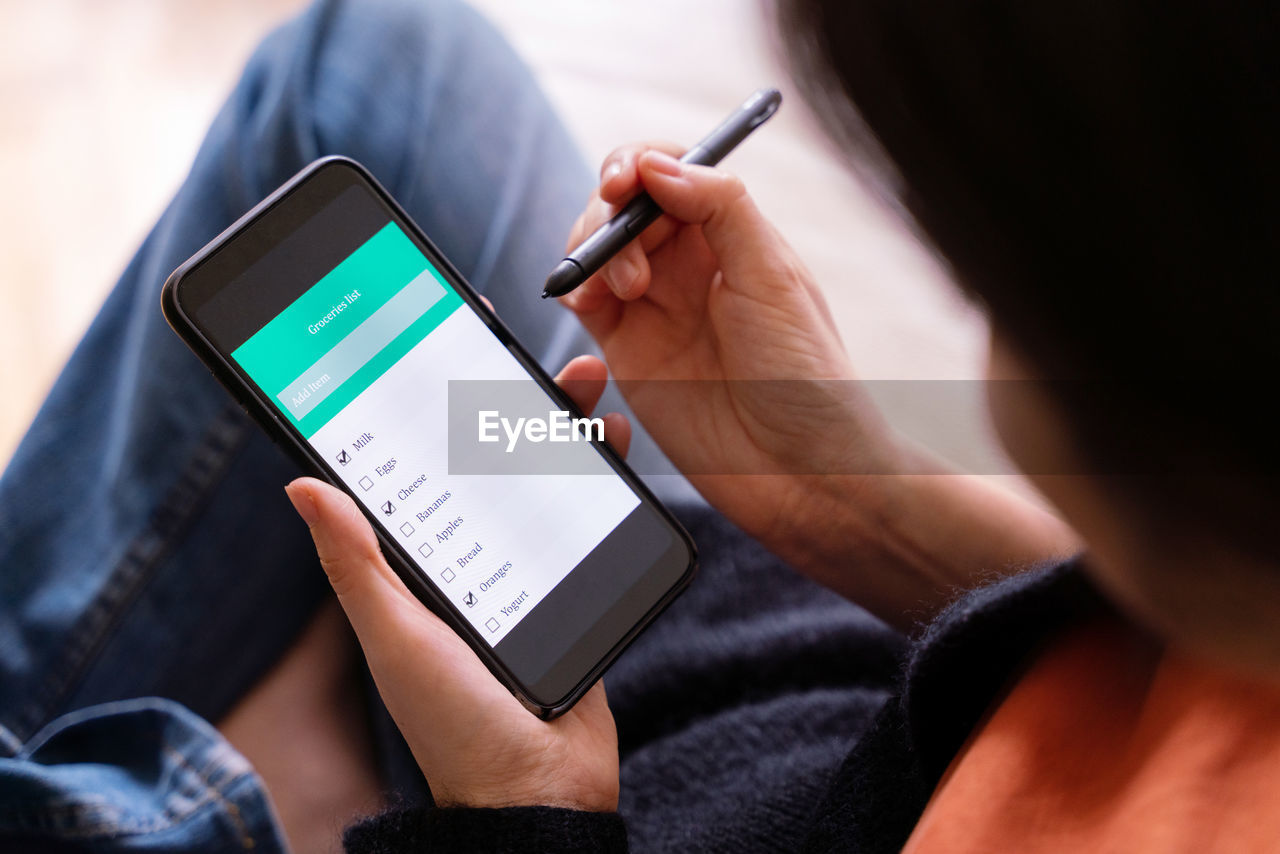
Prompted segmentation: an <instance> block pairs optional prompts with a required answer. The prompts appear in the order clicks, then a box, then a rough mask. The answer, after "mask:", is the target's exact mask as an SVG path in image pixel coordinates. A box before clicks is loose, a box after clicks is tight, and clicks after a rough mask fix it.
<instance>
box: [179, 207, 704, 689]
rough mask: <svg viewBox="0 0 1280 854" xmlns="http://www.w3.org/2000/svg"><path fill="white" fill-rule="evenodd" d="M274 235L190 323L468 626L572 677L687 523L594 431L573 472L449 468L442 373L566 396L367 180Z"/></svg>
mask: <svg viewBox="0 0 1280 854" xmlns="http://www.w3.org/2000/svg"><path fill="white" fill-rule="evenodd" d="M298 218H299V217H298V216H297V215H296V212H295V216H294V217H293V218H292V219H291V220H290V225H294V224H296V220H297V219H298ZM264 241H265V243H266V244H270V245H268V246H267V249H266V250H265V251H261V252H260V254H259V257H257V258H256V260H254V261H253V262H252V263H249V264H247V265H246V266H245V268H244V269H243V270H242V271H240V272H239V273H238V274H237V275H236V276H234V277H233V278H231V279H230V280H228V281H227V282H226V286H225V287H220V288H217V289H214V290H211V291H209V296H208V298H207V299H206V300H204V301H202V303H201V304H200V305H199V306H198V307H197V308H196V310H195V311H194V317H195V320H196V323H197V325H198V326H200V327H201V328H202V329H203V331H204V332H205V333H206V334H207V335H208V336H209V337H210V338H211V339H212V340H213V341H214V342H215V344H216V345H217V346H218V349H219V351H220V352H222V353H223V354H224V355H225V356H229V360H230V362H231V363H232V364H233V365H234V367H235V368H236V370H237V371H238V372H239V373H240V374H241V375H242V377H244V378H247V380H248V381H249V382H250V383H251V384H252V385H253V386H254V387H256V389H257V392H258V398H259V400H263V399H265V400H266V401H268V402H269V405H270V406H271V407H272V408H273V409H274V411H275V413H276V414H277V416H278V419H279V420H281V421H283V422H285V423H287V424H288V425H289V426H290V427H291V428H292V429H293V431H295V433H296V435H298V436H300V437H301V438H302V440H304V441H305V442H306V444H307V445H309V447H310V448H311V449H312V450H313V451H314V453H315V455H316V456H318V457H319V458H320V459H322V460H323V461H324V462H325V463H326V464H327V467H328V468H329V470H330V471H331V472H332V473H333V475H334V477H335V478H336V479H338V480H339V481H340V482H341V483H342V484H343V485H345V487H346V488H347V490H348V491H349V492H350V493H351V494H352V495H354V496H355V498H356V499H357V500H358V501H359V502H360V503H361V504H362V505H363V506H364V509H365V510H366V511H367V515H369V516H370V517H371V518H373V519H374V520H375V521H376V523H377V524H379V525H380V527H381V529H382V535H383V538H384V541H390V542H392V543H394V544H395V545H396V546H398V547H399V549H398V550H399V552H400V553H401V554H402V555H404V556H407V558H408V560H409V561H411V562H412V566H413V567H414V568H415V569H416V571H417V572H418V573H420V574H421V576H422V577H423V578H424V579H426V580H428V581H429V582H430V584H432V585H433V586H434V588H435V589H436V590H437V591H438V593H439V594H440V595H441V596H442V597H443V598H444V599H445V600H447V602H448V603H450V604H451V605H452V606H453V609H454V610H455V612H456V614H457V615H459V616H460V617H461V618H462V619H463V620H465V621H466V623H467V624H469V625H470V626H471V628H472V629H473V630H474V635H475V637H477V638H480V639H482V641H483V642H484V643H485V644H487V645H488V646H489V647H490V648H491V649H493V650H494V651H495V653H496V654H497V656H498V657H499V658H500V659H501V660H502V661H503V662H504V663H505V664H506V665H507V666H508V667H510V668H511V670H512V671H513V673H514V674H515V675H516V676H517V678H519V679H520V680H521V681H522V682H523V683H524V684H525V685H528V686H532V685H538V684H541V685H542V687H543V692H544V694H546V696H552V695H555V694H556V693H557V692H560V691H562V690H564V686H566V685H567V684H568V682H569V681H572V679H573V678H574V676H573V674H574V673H576V672H577V671H579V670H581V669H583V668H584V667H585V666H587V664H586V663H587V662H588V661H590V660H591V659H592V658H595V657H598V656H599V655H601V654H602V650H603V649H605V648H606V647H607V646H608V645H610V644H611V643H616V642H617V640H618V639H619V637H620V636H621V635H622V634H624V633H625V631H626V630H627V629H628V628H630V627H629V626H627V625H625V623H626V621H627V620H636V619H639V618H640V616H642V614H643V612H642V611H641V612H640V613H639V614H637V613H636V612H637V611H638V610H639V609H641V608H644V607H652V605H653V599H654V598H655V594H657V593H658V592H659V591H660V590H661V589H663V588H664V587H665V588H670V587H672V585H673V584H674V583H676V582H677V581H678V579H679V578H680V577H681V575H683V574H684V573H686V572H687V570H688V569H689V566H688V565H689V563H690V560H691V558H689V557H685V558H683V559H678V558H677V559H673V557H675V555H676V554H677V553H681V554H686V555H687V552H686V551H685V550H684V549H683V545H682V544H681V543H680V542H679V540H680V537H679V536H678V535H677V534H676V533H675V532H674V531H673V530H672V528H671V526H670V525H667V524H665V520H664V519H663V518H662V516H661V515H660V514H659V513H658V512H656V510H655V508H654V507H653V506H652V502H651V501H645V500H643V499H642V494H641V493H640V492H639V491H637V489H636V488H635V487H634V486H633V485H632V484H631V483H629V482H628V480H626V479H624V478H623V477H621V476H620V475H619V473H618V471H616V470H615V467H614V466H612V465H611V464H610V462H609V461H608V459H607V458H606V456H605V454H604V453H602V451H601V449H600V448H599V447H598V446H597V443H595V442H591V441H574V442H571V443H569V444H568V445H566V446H565V447H561V448H558V449H557V453H558V454H560V455H564V454H570V455H572V456H573V457H574V459H573V465H572V466H570V467H567V468H565V469H564V470H563V472H562V473H561V472H554V473H541V474H521V475H505V476H504V475H491V474H476V473H458V472H451V470H450V458H449V451H448V448H449V435H448V432H449V429H450V418H449V417H448V408H449V402H450V393H449V389H450V383H451V382H454V383H456V382H459V381H467V380H475V381H478V382H491V381H495V380H496V381H521V382H522V383H524V384H525V387H526V388H528V387H533V388H534V389H535V390H536V391H537V392H538V393H539V394H541V395H542V397H544V398H545V404H546V410H547V411H548V412H549V413H550V412H554V411H558V410H561V409H562V407H561V405H560V404H559V403H558V402H557V401H556V400H555V399H554V398H552V397H551V396H550V395H549V394H547V393H546V391H545V390H543V389H541V387H539V386H537V385H536V384H534V383H533V382H532V380H531V379H530V372H529V370H527V369H526V367H525V365H523V364H522V363H521V361H520V360H519V359H518V358H517V355H516V353H515V352H513V350H512V349H511V348H509V347H508V345H507V344H506V343H504V341H503V340H502V339H501V338H500V337H499V335H498V334H496V332H495V330H494V329H492V328H490V326H489V325H488V324H487V323H486V321H485V320H484V318H482V317H481V315H480V314H479V313H478V312H477V310H476V309H475V308H473V306H472V305H471V304H470V302H469V301H468V300H467V299H465V298H464V294H463V291H462V289H461V286H455V284H454V283H453V282H454V281H456V280H454V279H453V277H452V276H451V275H450V274H449V273H448V272H447V271H445V270H443V269H441V266H440V265H438V264H435V263H433V261H432V259H431V257H430V253H431V252H432V250H431V249H430V248H429V246H427V245H425V244H423V242H421V241H419V240H416V239H415V238H414V236H413V229H412V226H408V225H406V224H404V223H402V222H401V221H400V220H399V217H397V216H396V215H395V213H394V211H393V210H391V209H390V208H389V207H388V206H387V205H385V204H384V203H381V202H380V200H379V198H378V196H377V194H376V193H374V192H373V191H371V189H370V188H368V187H365V186H361V185H360V184H358V183H357V184H356V185H354V186H351V187H348V188H347V189H345V190H344V191H343V192H341V193H339V194H337V196H336V197H335V198H333V199H332V200H331V201H329V202H327V203H326V204H325V205H324V206H323V207H322V208H320V209H318V210H316V211H314V212H311V214H310V215H308V216H305V217H302V218H301V222H300V224H296V227H294V228H290V229H289V231H288V233H287V234H280V235H277V236H276V237H263V236H262V235H259V244H263V243H264ZM454 426H455V429H456V428H457V425H456V423H455V425H454ZM593 426H598V425H592V424H591V423H583V424H581V425H575V427H574V429H575V431H576V433H577V435H576V436H575V438H577V437H580V436H582V434H583V433H586V434H590V431H591V430H592V429H593ZM494 432H495V433H497V434H498V435H499V437H500V439H501V441H504V442H505V441H506V440H507V437H506V436H505V435H502V434H501V433H500V432H499V431H494ZM597 432H599V430H597ZM592 438H602V437H600V436H596V437H592ZM561 458H563V456H562V457H561ZM677 564H679V567H678V568H677ZM658 566H667V567H668V568H667V569H664V570H662V571H661V572H659V573H658V575H659V576H661V577H657V578H655V577H652V576H653V574H654V570H655V567H658ZM629 597H630V607H629V608H628V607H622V606H626V605H627V604H628V599H629ZM646 603H647V605H646ZM620 608H621V610H619V609H620ZM628 612H630V613H628ZM557 667H558V668H559V671H560V672H559V674H558V675H555V671H556V670H557ZM579 675H581V674H579ZM549 677H554V678H550V679H549ZM546 692H550V693H546Z"/></svg>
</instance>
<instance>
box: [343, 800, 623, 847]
mask: <svg viewBox="0 0 1280 854" xmlns="http://www.w3.org/2000/svg"><path fill="white" fill-rule="evenodd" d="M342 844H343V846H344V848H345V849H346V851H347V854H428V852H446V851H447V852H456V851H474V852H483V854H505V852H527V851H539V852H547V854H577V852H583V854H586V853H587V852H602V854H625V852H626V851H627V829H626V825H625V824H624V823H623V821H622V816H620V815H619V814H618V813H616V812H587V811H585V810H573V809H563V808H560V807H506V808H503V809H441V808H438V807H432V806H422V807H412V808H407V809H391V810H388V811H386V812H383V813H380V814H378V815H375V816H371V817H370V818H366V819H364V820H362V821H360V822H358V823H356V824H353V825H352V826H350V827H348V828H347V830H346V832H345V833H343V836H342Z"/></svg>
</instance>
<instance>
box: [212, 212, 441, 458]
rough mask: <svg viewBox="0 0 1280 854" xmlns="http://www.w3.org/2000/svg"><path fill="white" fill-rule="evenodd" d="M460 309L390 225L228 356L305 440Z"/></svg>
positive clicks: (432, 270) (403, 236)
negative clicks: (296, 428) (242, 369)
mask: <svg viewBox="0 0 1280 854" xmlns="http://www.w3.org/2000/svg"><path fill="white" fill-rule="evenodd" d="M460 305H462V298H461V297H460V296H458V294H457V292H456V291H454V290H453V288H451V287H449V285H448V284H447V283H446V282H445V280H444V278H443V277H442V276H441V275H440V273H439V272H438V271H437V270H436V269H435V267H433V266H432V265H431V264H430V262H428V261H427V258H426V256H425V255H423V254H422V251H421V250H419V249H418V247H417V246H415V245H414V244H413V242H412V241H411V240H409V238H408V236H407V235H406V234H405V233H404V232H403V231H402V230H401V229H400V227H399V226H397V225H396V224H395V223H394V222H392V223H388V224H387V225H386V226H384V227H383V228H382V229H381V230H380V231H379V232H378V233H377V234H375V235H374V236H373V237H371V238H369V239H368V240H367V241H365V243H364V244H362V245H361V246H360V247H359V248H358V249H356V251H355V252H352V253H351V254H350V255H348V256H347V257H346V258H345V259H344V260H343V261H342V263H340V264H338V266H336V267H334V268H333V269H332V270H331V271H329V273H327V274H326V275H325V276H324V278H322V279H320V281H318V282H317V283H316V284H315V285H314V286H312V287H311V288H309V289H308V290H307V291H306V293H304V294H303V295H302V296H300V297H298V299H296V300H294V302H293V303H291V304H290V305H289V307H288V308H286V309H285V310H284V311H282V312H280V314H278V315H276V316H275V317H274V318H273V319H272V320H271V321H270V322H269V323H267V325H266V326H264V327H262V329H260V330H258V332H256V333H255V334H254V335H253V337H252V338H250V339H249V340H248V341H246V342H245V343H244V344H242V345H240V346H239V347H237V348H236V349H235V350H234V351H233V352H232V354H231V356H232V358H234V359H235V360H236V362H237V363H238V364H239V365H240V366H241V367H242V368H244V370H245V371H246V372H247V373H248V374H249V376H250V377H251V378H252V379H253V381H254V382H255V383H257V385H258V387H259V388H261V389H262V391H263V392H265V393H266V395H267V396H268V397H270V398H271V400H272V403H274V404H275V405H276V407H277V408H278V409H279V410H280V412H281V413H283V414H284V415H285V417H287V418H288V419H289V420H290V421H291V422H292V423H293V424H294V425H295V426H296V427H298V429H299V430H300V431H301V432H302V435H303V436H306V437H308V438H310V437H311V436H312V435H313V434H314V433H315V432H316V431H317V430H319V429H320V428H321V427H322V426H324V424H325V423H326V422H328V421H329V419H331V418H332V417H333V416H334V415H336V414H337V413H338V412H340V411H341V410H342V409H343V407H345V406H346V405H347V404H349V403H350V402H351V401H352V400H354V399H355V398H356V397H357V396H358V395H359V394H360V393H361V392H362V391H364V390H365V389H366V388H368V387H369V385H370V384H372V383H373V382H374V381H375V380H376V379H378V377H380V376H382V374H383V373H385V372H386V370H387V369H388V368H390V367H391V366H392V365H394V364H395V363H396V362H397V361H399V360H400V359H401V358H402V357H403V356H404V355H405V354H406V353H408V352H409V351H410V350H411V349H413V347H414V346H415V345H417V343H418V342H419V341H421V340H422V339H423V338H425V337H426V336H427V335H429V334H430V333H431V332H432V331H433V330H434V329H435V328H436V327H437V326H439V325H440V323H441V322H442V321H443V320H444V319H445V318H446V317H448V316H449V315H450V314H452V313H453V312H454V311H455V310H456V309H457V308H458V307H459V306H460Z"/></svg>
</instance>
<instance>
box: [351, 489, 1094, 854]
mask: <svg viewBox="0 0 1280 854" xmlns="http://www.w3.org/2000/svg"><path fill="white" fill-rule="evenodd" d="M685 522H686V524H687V525H688V526H689V527H690V530H691V531H692V532H693V533H694V535H695V537H696V538H697V540H698V542H699V546H700V552H701V554H702V555H703V556H704V558H705V559H706V560H705V563H704V570H703V574H702V576H701V577H700V578H699V579H698V581H697V582H696V583H695V585H694V587H693V589H691V590H690V591H689V593H688V594H686V595H685V597H683V599H682V600H681V601H680V602H678V603H677V604H676V605H675V606H673V608H672V609H671V611H670V612H668V613H667V614H666V615H664V616H663V618H662V619H661V620H660V621H659V622H658V624H656V625H655V626H654V627H653V628H652V629H651V630H650V632H648V633H646V635H645V636H644V637H643V638H641V640H640V641H639V642H637V644H636V645H635V647H634V648H633V649H632V650H629V651H628V653H627V654H626V655H625V656H624V657H623V658H622V659H621V660H620V661H619V662H618V664H617V665H616V666H615V667H614V669H613V670H611V671H610V674H609V676H608V677H606V682H607V683H608V687H609V694H610V705H611V707H612V708H613V709H614V713H615V717H616V718H617V721H618V732H619V739H620V755H621V761H622V786H623V789H622V792H623V793H622V799H621V803H620V805H619V811H618V812H616V813H588V812H580V811H575V810H565V809H553V808H548V807H529V808H512V809H497V810H481V809H438V808H436V807H434V806H431V805H430V804H429V803H427V804H424V805H421V806H415V807H408V808H400V809H396V810H392V811H389V812H386V813H384V814H382V815H379V816H375V817H373V818H371V819H367V820H365V821H363V822H362V823H360V824H357V825H354V826H353V827H351V828H349V829H348V830H347V833H346V835H345V837H344V843H345V845H346V847H347V850H348V851H349V852H352V854H383V852H386V854H390V852H397V854H399V852H443V851H484V852H505V851H512V852H515V851H538V852H578V851H583V852H586V851H593V852H594V851H600V852H622V851H627V850H628V849H629V848H630V850H631V851H642V850H653V851H726V852H727V851H732V852H752V851H798V850H804V851H815V852H828V851H856V852H868V851H897V850H899V849H900V848H901V847H902V845H903V843H904V842H905V841H906V838H907V836H908V835H909V834H910V832H911V829H912V828H913V827H914V826H915V823H916V821H917V819H918V818H919V816H920V813H921V811H922V810H923V808H924V806H925V803H926V801H927V800H928V798H929V796H930V794H931V793H932V792H933V789H934V787H935V785H936V784H937V781H938V779H939V778H940V777H941V775H942V773H943V771H944V770H945V769H946V767H947V765H948V763H949V762H950V761H951V759H952V757H954V756H955V754H956V753H957V751H958V750H959V749H960V747H961V745H962V744H963V743H964V740H965V738H966V737H967V736H968V735H969V733H970V732H971V731H972V730H973V728H974V726H975V725H976V724H977V723H978V721H979V720H980V718H981V717H982V715H983V713H984V712H985V711H986V709H987V708H988V707H989V705H990V704H991V702H992V700H993V699H994V698H996V697H998V696H999V693H1000V691H1001V689H1002V688H1003V686H1005V685H1006V684H1007V683H1008V682H1009V680H1010V678H1011V677H1012V676H1014V675H1015V674H1016V673H1017V672H1018V670H1019V669H1020V667H1021V666H1022V665H1023V664H1024V663H1025V662H1026V661H1027V660H1028V659H1029V658H1031V657H1032V656H1033V655H1034V653H1035V652H1036V651H1037V649H1038V648H1039V647H1040V646H1041V645H1042V644H1043V643H1045V642H1046V641H1047V640H1048V639H1050V638H1052V637H1053V636H1054V635H1056V634H1057V633H1059V632H1060V631H1061V630H1062V628H1063V627H1064V626H1065V625H1067V624H1069V623H1071V622H1073V621H1076V620H1079V619H1083V618H1085V617H1087V616H1089V615H1091V614H1093V613H1096V612H1097V611H1099V610H1100V609H1102V608H1105V607H1106V606H1105V604H1104V603H1103V600H1102V599H1101V598H1100V597H1099V595H1098V594H1097V593H1096V592H1095V591H1094V589H1093V588H1092V587H1091V586H1090V585H1089V584H1088V582H1087V581H1086V580H1085V579H1084V577H1083V576H1082V575H1081V573H1080V572H1079V571H1078V569H1077V568H1076V567H1075V566H1074V565H1072V564H1067V565H1063V566H1057V567H1048V568H1045V569H1041V570H1037V571H1033V572H1027V573H1022V574H1019V575H1015V576H1012V577H1008V578H1004V579H1000V580H996V581H993V582H992V583H990V584H988V585H986V586H984V587H981V588H979V589H977V590H974V591H972V592H970V593H968V594H966V595H965V596H964V597H963V598H961V599H959V600H958V601H957V602H955V603H954V604H952V605H951V606H950V607H949V608H947V609H946V610H945V611H943V612H942V613H941V614H940V615H939V616H938V617H937V618H936V619H935V620H934V621H933V623H932V624H931V625H929V626H928V627H927V628H926V629H925V630H924V632H923V634H921V635H920V637H919V638H918V639H916V640H914V641H907V640H906V639H904V638H903V637H901V636H900V635H898V634H896V633H894V632H892V631H890V630H889V629H887V628H886V627H885V626H884V625H883V624H880V623H878V622H877V621H875V620H873V619H872V618H870V617H869V616H868V615H867V614H866V613H865V612H863V611H861V610H860V609H857V608H856V607H854V606H851V605H849V604H848V603H846V602H844V601H843V600H841V599H839V597H836V596H834V594H831V593H829V592H828V591H825V590H822V589H821V588H819V587H817V586H816V585H814V584H812V583H811V582H808V581H805V580H804V579H801V578H799V577H798V576H796V575H795V574H794V573H791V572H790V571H789V570H787V569H786V568H785V567H782V566H780V565H779V564H778V562H777V561H776V560H775V559H774V558H772V557H771V556H770V555H769V554H768V553H767V552H765V551H764V550H762V549H760V548H759V547H758V546H756V545H755V544H753V543H752V542H751V541H750V540H748V539H747V538H745V537H744V536H742V535H741V534H740V533H739V532H737V531H736V530H734V529H733V528H732V527H731V526H729V525H728V524H727V523H725V522H724V521H723V520H722V519H720V518H719V517H718V516H715V515H714V514H711V513H708V512H697V513H693V514H692V515H686V516H685Z"/></svg>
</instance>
